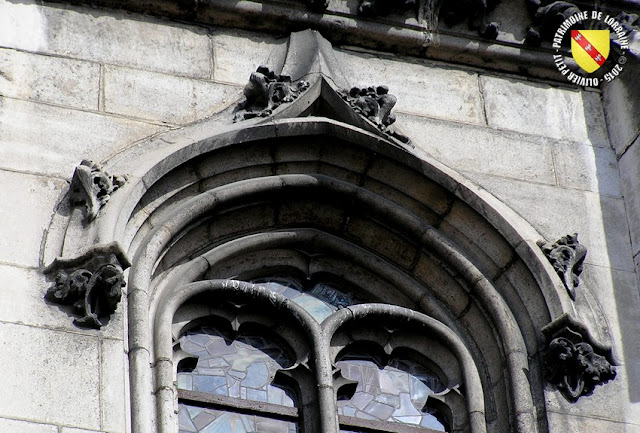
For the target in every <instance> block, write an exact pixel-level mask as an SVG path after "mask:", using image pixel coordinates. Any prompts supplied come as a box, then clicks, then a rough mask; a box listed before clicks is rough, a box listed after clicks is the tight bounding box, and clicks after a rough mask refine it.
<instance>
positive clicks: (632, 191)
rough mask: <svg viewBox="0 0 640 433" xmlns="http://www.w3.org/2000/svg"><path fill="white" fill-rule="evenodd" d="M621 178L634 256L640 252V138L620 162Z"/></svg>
mask: <svg viewBox="0 0 640 433" xmlns="http://www.w3.org/2000/svg"><path fill="white" fill-rule="evenodd" d="M618 164H619V166H620V178H621V181H622V191H623V193H622V194H623V195H624V199H625V206H626V208H627V220H628V221H629V229H630V231H629V234H630V236H631V245H632V247H633V254H634V255H636V254H638V252H640V218H638V217H637V216H638V215H640V194H639V193H638V192H639V191H640V138H638V139H637V140H636V141H635V143H634V144H633V145H632V146H631V147H629V149H628V150H627V151H626V152H625V153H624V155H622V157H621V158H620V161H618Z"/></svg>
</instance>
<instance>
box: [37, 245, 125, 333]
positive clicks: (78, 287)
mask: <svg viewBox="0 0 640 433" xmlns="http://www.w3.org/2000/svg"><path fill="white" fill-rule="evenodd" d="M129 266H130V263H129V260H128V259H127V258H126V256H125V255H124V253H123V252H122V250H121V249H120V247H119V246H118V245H117V244H115V243H114V244H109V245H107V246H103V247H96V248H94V249H93V250H90V251H89V252H87V253H85V254H84V255H82V256H81V257H78V258H76V259H71V260H65V259H56V260H55V261H54V262H53V263H52V264H51V265H50V266H49V267H47V268H46V269H45V271H44V272H45V274H48V275H53V276H54V285H53V286H51V287H49V289H48V290H47V293H46V295H45V299H47V300H48V301H50V302H54V303H57V304H60V305H70V306H72V308H73V313H74V314H76V315H77V316H79V317H78V318H76V319H75V320H74V323H75V324H76V325H78V326H81V327H88V328H96V329H99V328H100V327H101V326H103V325H104V321H105V319H106V318H108V317H109V316H110V315H111V314H112V313H113V312H114V311H115V310H116V308H117V306H118V302H120V298H121V296H122V288H123V287H124V286H125V280H124V274H123V272H124V270H125V269H127V268H128V267H129Z"/></svg>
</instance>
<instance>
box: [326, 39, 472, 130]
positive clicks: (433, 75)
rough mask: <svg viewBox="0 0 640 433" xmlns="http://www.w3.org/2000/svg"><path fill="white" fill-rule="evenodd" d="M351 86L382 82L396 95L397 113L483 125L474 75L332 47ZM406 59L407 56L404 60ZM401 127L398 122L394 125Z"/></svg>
mask: <svg viewBox="0 0 640 433" xmlns="http://www.w3.org/2000/svg"><path fill="white" fill-rule="evenodd" d="M336 57H337V58H338V60H339V61H340V64H341V66H342V67H343V68H344V72H345V75H346V76H347V77H349V79H350V80H351V83H350V84H351V85H354V86H369V85H372V84H377V83H384V84H385V85H386V86H388V87H389V92H390V93H392V94H394V95H395V96H396V97H397V98H398V103H397V104H396V106H395V110H396V111H397V112H404V113H410V114H415V115H418V116H427V117H434V118H438V119H447V120H455V121H458V122H464V123H471V124H476V125H483V124H484V123H485V120H484V117H483V114H482V103H481V97H480V92H479V89H478V76H477V74H475V73H472V72H466V71H460V70H451V69H445V68H441V67H437V66H433V65H430V64H427V63H413V62H411V61H406V62H403V61H401V60H400V59H386V58H380V57H375V56H372V55H368V54H359V53H355V52H350V51H340V50H336ZM407 60H408V59H407ZM398 128H399V129H400V130H402V124H401V123H399V124H398Z"/></svg>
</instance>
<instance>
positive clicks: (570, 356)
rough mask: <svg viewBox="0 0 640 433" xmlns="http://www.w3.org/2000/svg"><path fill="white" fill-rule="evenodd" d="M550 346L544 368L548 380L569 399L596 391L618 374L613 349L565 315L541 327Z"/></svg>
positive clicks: (572, 400) (573, 400)
mask: <svg viewBox="0 0 640 433" xmlns="http://www.w3.org/2000/svg"><path fill="white" fill-rule="evenodd" d="M542 332H543V333H544V334H545V336H546V337H547V341H548V342H549V345H548V347H547V351H546V357H545V370H546V376H547V380H548V382H549V383H551V384H552V385H553V386H555V387H556V388H557V389H558V390H559V391H560V392H561V393H562V395H563V396H564V397H565V398H566V399H567V400H569V401H570V402H572V403H574V402H576V401H577V400H578V399H579V398H580V397H582V396H588V395H591V394H593V391H594V389H595V387H596V386H598V385H602V384H604V383H606V382H608V381H610V380H613V379H614V378H615V377H616V369H615V367H613V366H612V365H611V364H612V354H611V348H609V347H603V346H600V345H598V344H597V343H596V342H594V341H593V340H592V338H591V336H590V335H589V332H588V331H587V329H586V328H585V327H584V326H583V325H582V324H580V323H578V322H576V321H575V320H574V319H571V317H570V316H568V315H566V314H565V315H563V316H561V317H560V318H559V319H557V320H555V321H554V322H552V323H550V324H549V325H547V326H545V327H544V328H543V329H542Z"/></svg>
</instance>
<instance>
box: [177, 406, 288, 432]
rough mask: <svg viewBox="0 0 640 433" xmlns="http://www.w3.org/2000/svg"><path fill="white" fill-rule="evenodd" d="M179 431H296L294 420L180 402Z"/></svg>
mask: <svg viewBox="0 0 640 433" xmlns="http://www.w3.org/2000/svg"><path fill="white" fill-rule="evenodd" d="M178 429H179V433H253V432H260V433H296V432H297V431H298V428H297V425H296V423H294V422H290V421H282V420H277V419H271V418H265V417H261V416H258V415H249V414H240V413H236V412H227V411H221V410H216V409H208V408H200V407H197V406H190V405H187V404H184V403H180V405H179V412H178Z"/></svg>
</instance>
